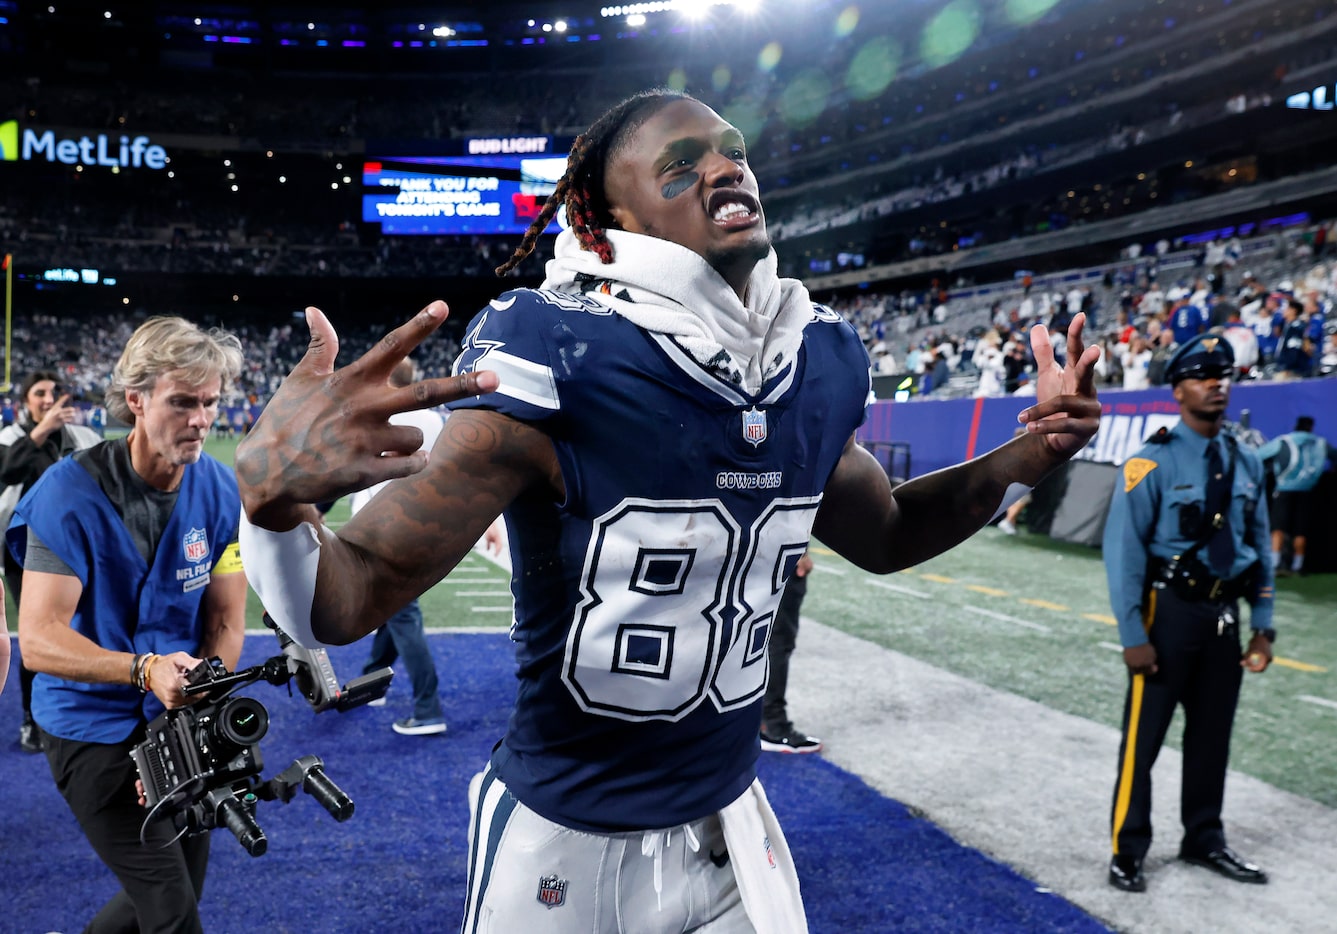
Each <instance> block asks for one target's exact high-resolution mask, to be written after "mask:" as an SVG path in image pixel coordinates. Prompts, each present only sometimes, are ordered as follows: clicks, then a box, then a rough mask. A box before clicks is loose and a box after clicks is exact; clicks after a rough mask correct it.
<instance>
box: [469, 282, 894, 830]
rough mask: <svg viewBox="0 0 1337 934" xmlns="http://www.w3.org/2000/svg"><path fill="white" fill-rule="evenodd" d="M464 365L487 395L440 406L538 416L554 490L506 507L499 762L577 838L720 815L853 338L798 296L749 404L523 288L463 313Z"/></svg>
mask: <svg viewBox="0 0 1337 934" xmlns="http://www.w3.org/2000/svg"><path fill="white" fill-rule="evenodd" d="M473 370H493V371H495V372H496V373H497V374H498V376H499V377H500V380H501V386H500V388H499V389H498V390H497V391H496V392H494V393H492V394H490V395H486V396H480V397H476V398H473V399H467V400H462V401H460V402H457V403H455V404H454V406H453V407H454V408H482V409H490V410H495V411H498V412H501V413H504V414H506V415H508V416H510V417H512V418H515V419H518V420H520V421H523V422H526V423H529V424H532V425H534V426H536V427H538V428H539V429H541V430H542V431H543V432H544V433H545V434H546V435H547V436H548V437H549V438H551V439H552V443H553V446H554V448H555V449H556V452H557V457H558V460H559V462H560V465H561V470H562V477H563V480H564V481H565V484H566V501H565V502H563V503H560V504H558V503H555V502H553V501H552V500H551V498H549V497H543V496H538V495H533V496H524V497H521V498H520V499H519V500H518V501H517V502H516V503H514V504H513V505H512V506H511V508H510V509H508V510H507V512H506V522H507V526H508V529H509V532H510V541H511V557H512V563H513V566H514V577H513V581H514V583H513V589H514V591H515V627H514V630H513V634H512V637H513V639H514V640H515V643H516V654H517V661H518V671H517V674H518V677H519V680H520V685H519V691H518V696H517V699H516V704H515V708H514V710H513V712H512V715H511V719H510V723H509V725H508V727H507V731H506V736H505V738H504V740H503V741H502V743H501V745H500V746H499V747H498V749H497V751H496V752H495V753H494V755H493V763H494V766H495V768H496V769H497V770H498V771H499V773H500V774H501V777H502V779H503V780H504V781H505V783H506V785H507V786H508V787H509V788H510V790H511V791H512V792H513V793H514V794H515V795H516V797H517V798H519V799H520V800H521V801H522V802H524V803H525V804H526V805H528V806H529V807H531V808H533V809H534V810H535V811H537V812H538V813H540V814H542V815H543V816H545V817H547V818H549V819H550V820H553V821H556V822H558V823H561V824H564V825H566V826H569V827H574V828H576V829H582V830H592V831H616V830H643V829H651V828H661V827H670V826H674V825H677V824H681V823H685V822H687V821H691V820H696V819H699V818H701V817H703V816H705V815H707V814H709V813H712V812H714V811H717V810H719V809H720V808H722V807H723V806H724V805H726V804H728V803H729V802H730V801H732V800H733V799H734V798H736V797H737V796H738V795H739V794H741V793H742V792H743V790H744V789H746V788H747V787H748V785H749V784H751V782H752V781H753V779H754V778H755V775H756V759H757V755H758V754H759V746H758V732H759V729H760V725H761V697H762V692H763V690H764V688H765V683H766V665H767V662H766V640H767V637H768V635H769V630H770V621H771V618H772V617H773V615H774V613H775V609H776V606H777V605H778V604H779V601H780V594H781V591H782V589H783V587H784V583H785V581H786V580H787V579H788V577H789V576H790V574H791V573H792V572H793V568H794V565H795V564H796V563H797V561H798V559H799V557H800V556H801V555H802V554H803V552H804V549H805V548H806V547H807V544H808V536H809V532H810V530H811V528H812V524H813V520H814V518H815V516H816V513H817V507H818V504H819V502H820V501H821V496H822V489H823V487H824V486H825V484H826V482H827V479H828V478H829V477H830V475H831V472H832V471H833V470H834V469H835V466H836V462H837V461H838V460H839V458H840V453H841V450H842V448H843V447H844V445H845V443H846V442H847V441H848V440H849V438H850V436H851V434H852V433H853V432H854V430H855V429H856V428H857V427H858V426H859V424H860V423H861V422H862V420H863V416H864V407H865V405H866V403H867V399H868V395H869V373H868V357H867V354H866V353H865V351H864V348H863V345H862V343H861V342H860V340H859V338H858V335H857V334H856V333H855V332H854V330H853V329H852V328H851V327H850V326H849V325H848V324H846V323H845V322H844V321H843V320H842V319H841V318H840V317H839V316H838V315H836V314H835V313H833V312H831V311H829V310H827V309H825V308H822V307H821V306H814V316H813V320H812V322H811V323H810V324H809V325H808V326H807V328H806V330H805V331H804V333H803V343H802V347H801V349H800V351H799V353H798V354H797V355H796V358H795V359H794V360H793V362H791V363H790V364H789V365H788V366H786V367H785V368H784V370H783V371H782V372H780V373H779V374H778V375H776V376H774V377H773V378H771V379H770V380H768V381H767V382H766V383H765V384H764V385H763V386H762V387H761V390H760V391H759V392H758V393H757V395H755V396H749V395H746V394H745V393H744V392H743V391H741V390H740V389H738V388H736V387H734V386H732V385H730V384H728V383H725V382H722V381H721V380H719V379H717V378H716V377H715V376H714V375H712V374H711V373H709V372H708V371H707V370H705V369H703V368H702V367H701V366H699V365H698V364H697V363H695V362H694V361H693V360H692V359H691V358H690V357H689V356H688V355H687V354H686V353H684V352H683V350H682V349H681V348H680V347H679V346H678V345H677V344H675V343H674V342H673V341H672V340H671V339H669V338H668V337H665V336H664V335H662V334H655V333H652V332H650V331H646V330H644V329H642V328H640V327H638V326H637V325H635V324H632V323H631V322H630V321H628V320H626V319H625V318H623V317H621V316H620V315H617V314H615V313H613V312H612V311H611V310H610V309H609V308H607V307H606V306H603V305H600V304H598V303H597V302H595V301H593V300H592V299H589V298H586V297H583V296H578V295H570V294H566V293H558V292H550V291H536V290H530V289H521V290H517V291H513V292H507V293H506V294H505V295H503V296H502V297H501V298H500V299H496V300H494V301H493V302H492V303H491V304H490V305H489V307H488V308H485V309H484V310H483V311H482V312H481V313H479V315H478V316H477V317H476V318H474V320H473V321H472V322H471V323H470V325H469V328H468V332H467V336H466V339H465V342H464V346H463V348H462V350H461V352H460V356H459V359H458V361H457V364H456V372H470V371H473Z"/></svg>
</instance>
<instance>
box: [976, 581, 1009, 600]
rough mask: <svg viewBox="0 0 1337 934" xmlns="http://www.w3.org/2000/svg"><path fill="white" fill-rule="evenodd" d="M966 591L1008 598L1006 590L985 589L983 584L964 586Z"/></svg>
mask: <svg viewBox="0 0 1337 934" xmlns="http://www.w3.org/2000/svg"><path fill="white" fill-rule="evenodd" d="M966 590H973V591H975V592H976V593H982V594H985V595H986V596H990V597H1006V596H1010V594H1009V592H1008V591H1006V590H999V589H998V588H996V587H985V586H984V585H983V584H966Z"/></svg>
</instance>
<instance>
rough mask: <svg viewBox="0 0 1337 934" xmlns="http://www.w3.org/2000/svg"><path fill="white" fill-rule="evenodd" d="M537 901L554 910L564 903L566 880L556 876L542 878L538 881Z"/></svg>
mask: <svg viewBox="0 0 1337 934" xmlns="http://www.w3.org/2000/svg"><path fill="white" fill-rule="evenodd" d="M538 900H539V901H541V902H543V904H545V905H547V906H548V907H549V908H556V907H557V906H558V905H561V904H562V903H563V902H565V901H566V880H565V879H559V878H557V877H556V876H543V877H542V878H540V879H539V894H538Z"/></svg>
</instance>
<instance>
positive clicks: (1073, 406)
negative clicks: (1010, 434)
mask: <svg viewBox="0 0 1337 934" xmlns="http://www.w3.org/2000/svg"><path fill="white" fill-rule="evenodd" d="M1085 326H1086V315H1085V313H1079V314H1077V315H1074V316H1073V319H1072V323H1071V324H1070V325H1068V359H1067V363H1066V364H1065V365H1062V366H1060V365H1059V362H1058V361H1057V360H1056V359H1055V358H1054V346H1053V344H1051V343H1050V342H1049V332H1048V331H1047V330H1046V328H1045V327H1044V325H1042V324H1037V325H1036V326H1035V327H1033V328H1031V353H1032V354H1034V355H1035V368H1036V379H1035V399H1036V404H1035V405H1033V406H1031V407H1030V408H1028V409H1026V410H1024V411H1023V412H1021V414H1020V415H1018V416H1017V419H1018V421H1020V422H1021V423H1022V424H1023V425H1025V426H1026V430H1027V431H1028V432H1030V433H1032V434H1040V435H1043V436H1044V440H1045V443H1046V444H1047V445H1048V446H1049V448H1050V450H1051V451H1052V452H1053V453H1054V454H1056V455H1057V456H1058V457H1060V458H1062V459H1064V460H1066V459H1067V458H1070V457H1072V455H1074V454H1076V453H1077V452H1078V451H1080V450H1081V449H1082V448H1083V447H1084V446H1085V445H1086V442H1088V441H1090V440H1091V438H1092V437H1093V436H1094V435H1095V433H1096V429H1098V428H1099V427H1100V401H1099V400H1098V399H1097V398H1096V379H1095V366H1096V361H1097V360H1099V359H1100V348H1099V347H1094V346H1092V347H1087V346H1085V345H1084V344H1083V343H1082V330H1083V329H1084V328H1085Z"/></svg>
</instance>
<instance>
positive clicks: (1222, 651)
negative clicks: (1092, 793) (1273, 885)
mask: <svg viewBox="0 0 1337 934" xmlns="http://www.w3.org/2000/svg"><path fill="white" fill-rule="evenodd" d="M1147 605H1148V607H1149V609H1150V613H1151V621H1152V622H1151V628H1150V629H1149V630H1148V633H1147V635H1148V637H1149V638H1150V639H1151V644H1152V645H1153V646H1154V647H1155V649H1156V664H1157V666H1158V669H1159V670H1158V671H1157V672H1156V674H1154V675H1150V676H1148V675H1130V676H1129V686H1128V695H1127V699H1126V700H1125V702H1124V711H1123V740H1122V742H1121V743H1120V745H1119V772H1118V777H1117V779H1116V781H1115V785H1114V806H1113V812H1112V820H1111V826H1112V829H1113V845H1114V852H1115V853H1116V854H1119V855H1125V856H1145V855H1146V853H1147V850H1148V849H1149V848H1150V846H1151V767H1152V766H1153V765H1155V763H1156V756H1157V754H1158V753H1159V752H1160V749H1161V743H1162V742H1163V741H1164V740H1165V733H1166V731H1167V730H1168V729H1169V727H1170V719H1171V718H1172V717H1173V716H1174V712H1175V707H1176V706H1177V705H1182V706H1183V708H1184V777H1183V787H1182V789H1181V793H1180V818H1181V820H1182V821H1183V824H1184V837H1183V840H1182V841H1181V844H1180V845H1181V849H1183V850H1185V851H1188V852H1191V853H1195V854H1203V853H1207V852H1210V851H1211V850H1215V849H1218V848H1220V847H1222V846H1224V845H1225V831H1224V830H1223V829H1222V826H1221V803H1222V800H1223V799H1224V797H1225V787H1226V768H1227V765H1228V763H1229V761H1230V732H1231V729H1232V728H1233V726H1234V723H1235V706H1236V704H1237V703H1238V701H1239V693H1240V680H1241V678H1242V677H1243V669H1241V668H1240V657H1241V652H1240V634H1239V623H1238V622H1235V623H1234V625H1228V626H1225V627H1224V628H1222V629H1221V631H1220V632H1218V621H1219V620H1220V618H1221V613H1222V610H1223V608H1224V609H1228V610H1229V612H1230V614H1231V617H1232V618H1233V619H1234V620H1238V619H1239V605H1238V603H1237V602H1235V601H1231V602H1229V603H1225V604H1223V603H1219V602H1215V601H1195V602H1189V601H1186V600H1183V599H1181V598H1179V597H1178V596H1176V595H1175V594H1174V593H1173V592H1172V591H1170V590H1169V589H1165V590H1153V591H1152V595H1151V596H1149V597H1148V604H1147Z"/></svg>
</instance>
